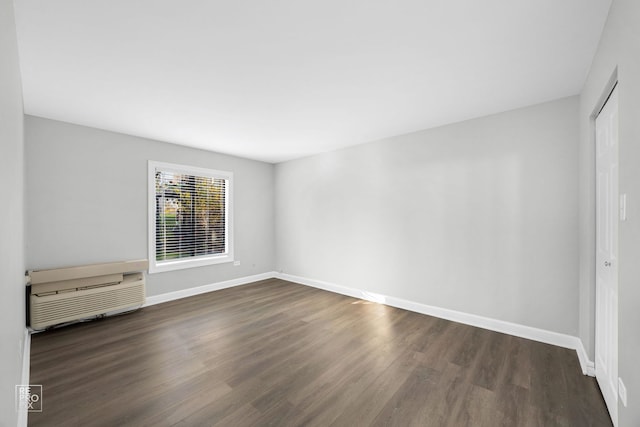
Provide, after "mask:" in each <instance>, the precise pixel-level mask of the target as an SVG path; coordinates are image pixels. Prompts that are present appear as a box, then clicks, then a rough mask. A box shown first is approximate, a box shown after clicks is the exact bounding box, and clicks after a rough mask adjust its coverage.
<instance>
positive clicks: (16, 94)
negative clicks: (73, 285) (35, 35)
mask: <svg viewBox="0 0 640 427" xmlns="http://www.w3.org/2000/svg"><path fill="white" fill-rule="evenodd" d="M22 111H23V110H22V83H21V81H20V66H19V62H18V46H17V42H16V28H15V22H14V15H13V2H12V1H11V0H0V182H1V183H2V213H1V214H0V219H1V220H0V293H1V294H2V296H1V297H0V426H15V425H16V423H17V421H18V418H17V416H18V414H17V413H16V411H15V408H14V402H15V401H14V390H15V386H16V384H20V380H21V374H22V350H23V342H22V341H23V337H24V331H25V321H24V270H25V268H24V199H23V194H24V163H23V153H24V144H23V114H22Z"/></svg>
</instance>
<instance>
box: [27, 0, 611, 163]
mask: <svg viewBox="0 0 640 427" xmlns="http://www.w3.org/2000/svg"><path fill="white" fill-rule="evenodd" d="M610 3H611V0H483V1H478V0H321V1H304V0H275V1H264V0H228V1H221V0H208V1H207V0H180V1H178V0H173V1H169V0H135V1H131V0H109V1H97V0H15V7H16V20H17V26H18V41H19V49H20V58H21V66H22V75H23V85H24V103H25V112H26V113H27V114H32V115H36V116H42V117H47V118H52V119H57V120H62V121H67V122H71V123H78V124H82V125H87V126H93V127H96V128H101V129H108V130H112V131H117V132H122V133H127V134H131V135H138V136H143V137H147V138H153V139H157V140H162V141H168V142H173V143H176V144H183V145H188V146H193V147H199V148H204V149H208V150H213V151H218V152H223V153H229V154H234V155H238V156H242V157H248V158H253V159H258V160H265V161H269V162H279V161H283V160H288V159H293V158H297V157H301V156H305V155H310V154H314V153H318V152H323V151H328V150H332V149H336V148H339V147H344V146H348V145H354V144H359V143H363V142H367V141H372V140H376V139H380V138H384V137H388V136H393V135H399V134H403V133H408V132H412V131H416V130H420V129H425V128H430V127H434V126H439V125H443V124H446V123H452V122H457V121H461V120H465V119H469V118H473V117H479V116H483V115H487V114H492V113H496V112H500V111H505V110H510V109H513V108H518V107H522V106H526V105H531V104H535V103H539V102H543V101H547V100H551V99H555V98H560V97H564V96H569V95H574V94H577V93H579V92H580V90H581V88H582V85H583V83H584V81H585V78H586V75H587V72H588V69H589V66H590V64H591V60H592V58H593V55H594V53H595V49H596V46H597V43H598V39H599V37H600V33H601V31H602V28H603V25H604V21H605V19H606V15H607V12H608V10H609V6H610Z"/></svg>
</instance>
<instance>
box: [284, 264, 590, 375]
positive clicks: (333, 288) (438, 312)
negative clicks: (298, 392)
mask: <svg viewBox="0 0 640 427" xmlns="http://www.w3.org/2000/svg"><path fill="white" fill-rule="evenodd" d="M276 277H278V278H279V279H282V280H287V281H289V282H295V283H299V284H302V285H307V286H312V287H314V288H318V289H323V290H326V291H330V292H335V293H338V294H342V295H347V296H350V297H353V298H358V299H363V300H367V301H372V302H377V303H380V304H386V305H389V306H392V307H397V308H402V309H404V310H409V311H414V312H416V313H421V314H427V315H429V316H434V317H439V318H441V319H446V320H451V321H453V322H458V323H464V324H466V325H471V326H476V327H478V328H483V329H488V330H491V331H496V332H501V333H504V334H509V335H514V336H517V337H521V338H526V339H530V340H533V341H539V342H543V343H546V344H552V345H556V346H559V347H564V348H569V349H571V350H575V351H576V352H577V354H578V360H579V361H580V367H581V368H582V373H583V374H585V375H590V376H594V368H593V367H594V364H593V362H592V361H590V360H589V358H588V356H587V352H586V351H585V349H584V346H583V345H582V340H580V338H578V337H574V336H572V335H566V334H561V333H558V332H553V331H547V330H544V329H538V328H533V327H531V326H525V325H520V324H517V323H511V322H507V321H504V320H497V319H492V318H489V317H484V316H478V315H475V314H469V313H464V312H461V311H455V310H449V309H446V308H441V307H435V306H432V305H427V304H422V303H418V302H414V301H409V300H405V299H402V298H396V297H391V296H388V295H382V294H376V293H373V292H368V291H365V290H363V289H355V288H349V287H346V286H341V285H336V284H334V283H328V282H323V281H320V280H313V279H308V278H306V277H300V276H293V275H291V274H285V273H278V274H277V276H276Z"/></svg>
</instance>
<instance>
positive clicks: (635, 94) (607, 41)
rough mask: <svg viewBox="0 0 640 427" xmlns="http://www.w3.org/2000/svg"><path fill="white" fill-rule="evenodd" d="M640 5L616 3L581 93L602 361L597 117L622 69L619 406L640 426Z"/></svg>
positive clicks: (586, 313) (588, 260)
mask: <svg viewBox="0 0 640 427" xmlns="http://www.w3.org/2000/svg"><path fill="white" fill-rule="evenodd" d="M639 23H640V2H638V1H637V0H614V2H613V5H612V7H611V10H610V11H609V18H608V20H607V23H606V25H605V29H604V32H603V34H602V39H601V40H600V45H599V48H598V52H597V54H596V56H595V58H594V61H593V64H592V66H591V71H590V73H589V77H588V79H587V82H586V84H585V87H584V89H583V91H582V94H581V97H580V212H581V218H580V235H581V244H580V247H581V252H580V313H581V315H580V337H581V338H582V340H583V342H584V343H585V344H586V345H587V350H588V352H589V356H590V358H591V359H592V360H593V359H594V324H595V319H594V300H595V298H594V294H595V280H594V277H595V249H594V248H595V232H594V230H595V201H594V200H595V197H594V195H595V172H594V162H595V160H594V159H595V156H594V132H593V123H592V120H591V119H590V116H591V114H592V113H593V111H594V109H595V108H596V106H597V105H598V104H599V102H600V99H601V97H602V96H603V95H604V93H605V90H606V88H607V83H608V81H609V79H610V77H611V76H612V75H613V74H614V72H615V70H616V67H617V70H618V81H619V126H620V129H619V130H620V192H621V193H626V194H627V196H628V201H627V205H628V214H627V215H628V220H627V221H626V222H621V223H620V230H619V232H620V240H619V271H620V276H619V313H618V327H619V331H618V343H619V345H618V357H619V372H618V373H619V375H620V378H622V380H623V381H624V383H625V385H626V387H627V394H628V399H629V406H628V407H627V408H625V407H623V406H622V404H621V403H620V404H619V425H620V426H638V425H640V398H638V396H640V369H638V355H640V339H639V338H638V336H639V335H638V325H640V262H639V257H640V25H639Z"/></svg>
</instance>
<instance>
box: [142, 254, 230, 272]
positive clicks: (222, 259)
mask: <svg viewBox="0 0 640 427" xmlns="http://www.w3.org/2000/svg"><path fill="white" fill-rule="evenodd" d="M228 262H233V255H231V254H225V255H216V256H209V257H199V258H192V259H182V260H176V261H164V262H161V263H156V262H154V261H151V262H150V263H149V274H154V273H164V272H167V271H174V270H183V269H186V268H194V267H204V266H207V265H215V264H223V263H228Z"/></svg>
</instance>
